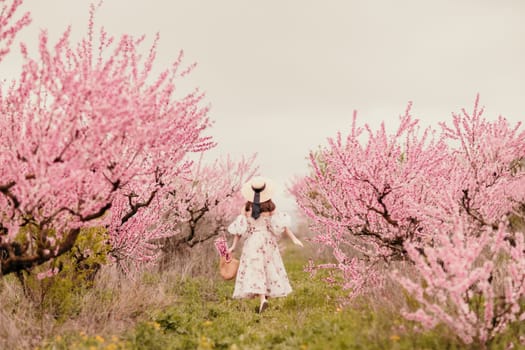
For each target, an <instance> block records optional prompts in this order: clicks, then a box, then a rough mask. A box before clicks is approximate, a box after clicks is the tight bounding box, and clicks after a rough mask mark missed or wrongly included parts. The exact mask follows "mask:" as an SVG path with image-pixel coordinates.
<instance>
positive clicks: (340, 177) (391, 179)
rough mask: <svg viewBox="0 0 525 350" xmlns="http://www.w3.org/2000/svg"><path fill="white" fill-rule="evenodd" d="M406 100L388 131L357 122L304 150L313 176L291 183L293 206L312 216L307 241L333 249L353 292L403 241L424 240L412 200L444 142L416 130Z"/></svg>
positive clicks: (424, 192)
mask: <svg viewBox="0 0 525 350" xmlns="http://www.w3.org/2000/svg"><path fill="white" fill-rule="evenodd" d="M410 107H411V105H410V104H409V106H408V108H407V110H406V111H405V114H404V115H402V116H401V117H400V124H399V127H398V129H397V131H396V132H395V133H394V134H393V135H389V134H388V133H387V131H386V129H385V127H384V125H382V126H381V128H380V129H379V130H378V131H377V132H374V131H372V130H371V128H370V127H369V126H368V125H365V126H364V127H359V126H358V125H357V121H356V115H355V114H354V118H353V122H352V128H351V131H350V134H349V135H348V136H346V137H343V136H342V135H341V134H338V135H337V137H336V138H335V139H329V140H328V146H327V147H325V148H323V149H321V150H319V151H318V152H317V153H312V154H310V164H311V167H312V174H311V175H310V176H306V177H305V178H304V179H302V180H301V181H297V182H296V183H295V185H293V186H292V188H291V192H292V193H293V194H294V195H295V196H296V198H297V204H298V206H299V207H300V208H301V209H302V211H303V212H304V213H305V214H306V215H307V216H308V217H309V218H310V220H311V221H312V226H313V227H312V228H313V230H314V232H318V235H317V236H316V237H315V238H314V240H315V241H316V242H318V243H320V244H324V245H327V246H328V247H330V248H331V249H333V253H334V257H335V258H336V261H337V263H336V264H335V265H324V266H321V267H336V268H338V269H339V270H340V271H341V272H342V273H343V275H344V281H345V282H344V286H345V287H346V288H348V289H350V291H351V292H352V294H353V295H356V294H359V293H360V292H361V291H362V288H364V287H366V286H365V285H366V284H367V283H368V284H372V285H375V284H377V283H379V282H380V281H381V278H380V277H379V275H378V274H377V271H378V270H379V269H381V267H382V266H383V265H384V264H388V263H389V262H390V261H392V260H400V259H404V258H405V257H406V250H405V248H404V244H405V242H407V241H409V240H414V241H417V242H424V241H428V240H430V237H429V236H428V234H427V230H426V229H425V222H424V221H423V220H422V217H421V212H420V210H419V205H414V204H415V203H426V202H427V201H429V200H430V199H429V195H428V193H429V192H432V191H433V188H432V183H428V182H427V181H428V179H429V178H439V177H440V176H442V174H443V173H444V171H445V170H444V169H443V168H442V166H440V164H441V163H442V162H443V160H444V159H446V157H448V154H447V152H446V145H445V143H444V142H443V141H442V140H441V139H440V138H436V136H435V135H434V134H433V132H432V131H431V130H430V129H426V130H420V129H419V127H418V122H417V120H414V119H413V118H412V116H411V115H410Z"/></svg>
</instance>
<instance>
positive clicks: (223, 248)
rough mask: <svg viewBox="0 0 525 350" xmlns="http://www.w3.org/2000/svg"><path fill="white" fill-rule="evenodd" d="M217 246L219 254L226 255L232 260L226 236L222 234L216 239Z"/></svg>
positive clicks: (225, 256) (227, 258) (226, 257)
mask: <svg viewBox="0 0 525 350" xmlns="http://www.w3.org/2000/svg"><path fill="white" fill-rule="evenodd" d="M215 248H216V249H217V252H219V255H220V256H222V257H224V258H225V259H226V261H230V260H231V254H230V253H229V252H228V242H226V238H225V237H222V236H221V237H219V238H217V239H216V240H215Z"/></svg>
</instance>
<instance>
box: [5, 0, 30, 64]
mask: <svg viewBox="0 0 525 350" xmlns="http://www.w3.org/2000/svg"><path fill="white" fill-rule="evenodd" d="M22 2H23V1H22V0H12V1H6V0H0V62H1V61H2V59H3V58H4V57H5V56H6V55H7V54H8V53H9V50H10V48H11V44H12V43H13V40H14V38H15V37H16V34H17V33H18V32H19V31H20V30H21V29H22V28H23V27H25V26H27V25H28V24H29V23H31V18H30V16H29V13H28V12H26V13H25V14H23V15H22V16H21V17H20V18H19V19H15V16H16V12H17V9H18V7H19V6H20V5H21V4H22Z"/></svg>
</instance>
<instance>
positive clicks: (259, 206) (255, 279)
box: [228, 176, 303, 313]
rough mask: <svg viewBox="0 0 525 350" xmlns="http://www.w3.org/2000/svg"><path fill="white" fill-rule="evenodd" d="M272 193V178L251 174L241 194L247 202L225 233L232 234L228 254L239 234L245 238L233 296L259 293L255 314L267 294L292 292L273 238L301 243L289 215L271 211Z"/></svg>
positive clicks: (260, 308)
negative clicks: (291, 225)
mask: <svg viewBox="0 0 525 350" xmlns="http://www.w3.org/2000/svg"><path fill="white" fill-rule="evenodd" d="M273 192H274V186H273V181H271V180H270V179H267V178H264V177H260V176H258V177H254V178H253V179H251V180H250V181H248V182H247V183H245V184H244V185H243V187H242V188H241V193H242V195H243V197H244V198H245V199H246V201H247V202H246V204H245V206H244V208H243V209H242V213H241V214H240V215H239V216H237V218H236V219H235V220H234V221H233V222H232V223H231V224H230V226H229V227H228V232H229V233H231V234H233V235H234V238H233V243H232V245H231V247H230V248H229V249H228V251H229V252H230V253H232V252H233V251H234V250H235V247H236V246H237V243H238V242H239V239H240V237H241V236H243V237H244V238H245V241H244V246H243V249H242V254H241V259H240V264H239V270H238V272H237V278H236V280H235V289H234V291H233V298H236V299H238V298H252V297H256V296H259V298H260V305H259V309H258V311H259V313H261V312H263V311H264V310H265V309H266V308H267V307H268V300H267V298H268V297H272V298H275V297H284V296H286V295H288V294H290V292H291V291H292V287H291V286H290V282H289V281H288V276H287V275H286V270H285V269H284V264H283V260H282V258H281V254H280V253H279V247H278V245H277V238H279V236H280V235H282V233H286V234H287V235H288V237H290V238H291V240H292V242H293V243H294V244H297V245H299V246H301V247H302V246H303V243H302V242H301V241H300V240H299V239H297V237H295V235H294V234H293V232H292V231H291V230H290V221H291V220H290V216H289V215H288V214H287V213H285V212H276V211H275V204H274V203H273V202H272V199H271V198H272V195H273Z"/></svg>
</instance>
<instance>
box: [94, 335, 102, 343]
mask: <svg viewBox="0 0 525 350" xmlns="http://www.w3.org/2000/svg"><path fill="white" fill-rule="evenodd" d="M95 340H96V341H98V342H99V343H103V342H104V338H102V337H101V336H100V335H97V336H96V337H95Z"/></svg>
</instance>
